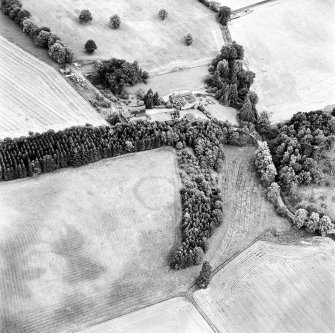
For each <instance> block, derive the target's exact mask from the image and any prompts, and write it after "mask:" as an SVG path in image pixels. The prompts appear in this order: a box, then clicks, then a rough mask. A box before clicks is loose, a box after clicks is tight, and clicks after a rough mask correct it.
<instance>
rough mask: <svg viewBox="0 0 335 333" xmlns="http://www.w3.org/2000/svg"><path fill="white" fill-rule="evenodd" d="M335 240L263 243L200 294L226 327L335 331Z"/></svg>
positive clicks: (198, 298)
mask: <svg viewBox="0 0 335 333" xmlns="http://www.w3.org/2000/svg"><path fill="white" fill-rule="evenodd" d="M334 244H335V243H334V241H333V240H331V239H329V238H328V239H327V238H326V239H321V238H316V237H315V238H312V239H309V240H308V241H305V242H302V241H301V243H300V244H299V245H278V244H271V243H267V242H257V243H255V244H254V245H253V246H251V247H250V248H249V249H248V250H246V251H245V252H243V253H242V254H241V255H239V256H238V257H237V258H236V259H234V260H233V261H231V262H230V263H228V265H226V266H225V267H224V268H223V269H222V270H220V271H219V272H218V273H217V274H215V276H214V277H213V278H212V280H211V284H210V285H209V287H208V289H206V290H199V291H196V292H195V294H194V299H195V301H196V303H197V304H198V305H199V306H200V307H201V308H202V310H203V311H204V313H205V314H206V315H207V316H208V317H209V318H210V320H211V321H212V323H213V324H214V326H215V327H216V328H217V330H218V331H220V332H333V330H334V327H333V322H334V320H333V319H334V316H335V282H334V281H335V261H334V256H335V245H334Z"/></svg>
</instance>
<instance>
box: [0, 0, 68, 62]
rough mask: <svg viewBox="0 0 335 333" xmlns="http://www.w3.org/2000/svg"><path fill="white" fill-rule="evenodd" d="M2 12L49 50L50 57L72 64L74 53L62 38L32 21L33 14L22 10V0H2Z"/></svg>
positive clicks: (39, 45)
mask: <svg viewBox="0 0 335 333" xmlns="http://www.w3.org/2000/svg"><path fill="white" fill-rule="evenodd" d="M1 10H2V12H3V13H4V14H5V15H8V16H9V17H10V18H11V19H12V20H14V21H15V22H16V23H17V24H18V25H19V26H20V27H21V29H22V30H23V32H25V33H26V34H27V35H28V36H30V37H31V38H32V39H33V40H34V43H35V45H36V46H38V47H41V48H45V49H48V54H49V56H50V57H51V58H52V59H54V60H55V61H57V62H58V63H59V64H64V63H71V62H72V60H73V53H72V51H71V49H70V48H69V47H67V46H65V45H64V43H63V42H62V41H61V39H60V37H58V36H57V35H56V34H54V33H53V32H51V30H50V28H48V27H38V26H37V25H36V24H35V23H34V22H33V21H32V20H31V19H30V17H31V13H30V12H29V11H27V10H25V9H23V8H22V3H21V1H20V0H1Z"/></svg>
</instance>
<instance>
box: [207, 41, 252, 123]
mask: <svg viewBox="0 0 335 333" xmlns="http://www.w3.org/2000/svg"><path fill="white" fill-rule="evenodd" d="M243 57H244V49H243V46H242V45H239V44H237V43H236V42H235V41H234V42H232V43H231V44H228V45H225V46H223V47H222V49H221V51H220V54H218V55H217V56H216V57H215V59H213V60H212V62H211V65H210V67H209V72H210V75H209V76H208V77H207V78H206V80H205V82H206V84H207V85H208V86H209V87H211V88H212V91H213V92H214V93H215V98H216V99H218V100H219V101H221V102H222V103H223V104H225V105H229V106H232V107H235V108H237V109H240V111H239V119H240V120H241V121H245V122H251V123H257V120H258V115H257V110H256V104H257V103H258V96H257V94H256V93H255V92H253V91H250V87H251V85H252V84H253V82H254V79H255V73H253V72H252V71H248V70H245V69H244V68H243V62H242V60H243Z"/></svg>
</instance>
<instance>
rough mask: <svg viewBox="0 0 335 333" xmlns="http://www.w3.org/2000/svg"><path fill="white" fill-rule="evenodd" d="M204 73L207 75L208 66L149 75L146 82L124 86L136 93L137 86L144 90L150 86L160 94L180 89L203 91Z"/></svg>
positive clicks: (163, 94)
mask: <svg viewBox="0 0 335 333" xmlns="http://www.w3.org/2000/svg"><path fill="white" fill-rule="evenodd" d="M206 75H208V66H207V65H204V66H199V67H194V68H190V69H184V70H179V71H175V72H171V73H165V74H160V75H156V76H151V77H150V78H149V80H148V83H147V84H144V83H141V84H137V85H135V86H133V87H128V88H126V90H127V91H129V92H131V93H136V91H137V90H138V89H139V88H142V89H143V90H144V91H147V90H149V88H151V89H152V90H153V91H158V93H159V95H161V96H165V95H168V94H171V93H172V92H174V91H180V90H191V91H192V90H196V91H204V92H205V85H204V79H205V77H206Z"/></svg>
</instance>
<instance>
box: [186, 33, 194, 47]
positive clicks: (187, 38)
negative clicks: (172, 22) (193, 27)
mask: <svg viewBox="0 0 335 333" xmlns="http://www.w3.org/2000/svg"><path fill="white" fill-rule="evenodd" d="M184 40H185V44H186V45H187V46H190V45H192V43H193V37H192V35H191V34H190V33H188V34H187V35H185V37H184Z"/></svg>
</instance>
